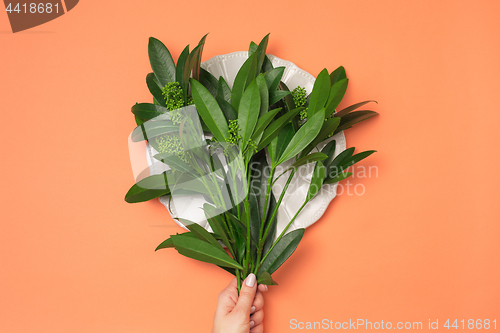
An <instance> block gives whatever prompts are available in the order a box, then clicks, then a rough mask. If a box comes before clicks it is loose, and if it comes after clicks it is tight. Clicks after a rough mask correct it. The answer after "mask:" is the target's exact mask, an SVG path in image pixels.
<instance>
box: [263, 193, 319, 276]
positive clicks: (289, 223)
mask: <svg viewBox="0 0 500 333" xmlns="http://www.w3.org/2000/svg"><path fill="white" fill-rule="evenodd" d="M309 200H310V199H309ZM309 200H306V201H304V203H303V204H302V206H300V208H299V210H298V211H297V213H295V215H294V216H293V217H292V219H291V220H290V222H288V224H287V225H286V227H285V229H283V231H282V232H281V234H280V235H279V237H278V239H276V242H274V243H273V245H272V246H271V248H270V249H269V251H267V253H266V255H265V256H264V258H262V260H261V262H260V263H259V265H258V266H259V268H260V265H261V264H262V262H264V260H266V258H267V256H268V255H269V253H271V251H272V249H273V248H274V246H275V245H276V244H278V242H279V241H280V239H281V238H282V237H283V236H284V235H285V233H286V231H287V230H288V228H289V227H290V226H291V225H292V223H293V221H295V219H296V218H297V216H298V215H299V213H300V212H301V211H302V209H303V208H304V207H305V205H306V204H307V203H308V202H309Z"/></svg>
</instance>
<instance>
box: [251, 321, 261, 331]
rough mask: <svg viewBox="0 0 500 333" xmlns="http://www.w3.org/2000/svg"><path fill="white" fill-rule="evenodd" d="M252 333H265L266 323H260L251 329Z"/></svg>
mask: <svg viewBox="0 0 500 333" xmlns="http://www.w3.org/2000/svg"><path fill="white" fill-rule="evenodd" d="M250 333H264V323H263V322H262V323H260V325H257V326H253V327H252V328H251V329H250Z"/></svg>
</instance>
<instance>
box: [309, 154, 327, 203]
mask: <svg viewBox="0 0 500 333" xmlns="http://www.w3.org/2000/svg"><path fill="white" fill-rule="evenodd" d="M325 175H326V168H325V166H324V165H323V163H322V162H321V161H318V162H316V166H315V167H314V172H313V175H312V179H311V184H310V185H309V190H308V191H307V195H306V201H308V200H310V199H312V198H313V197H314V196H315V195H316V193H318V192H319V190H320V189H321V185H323V181H324V180H325Z"/></svg>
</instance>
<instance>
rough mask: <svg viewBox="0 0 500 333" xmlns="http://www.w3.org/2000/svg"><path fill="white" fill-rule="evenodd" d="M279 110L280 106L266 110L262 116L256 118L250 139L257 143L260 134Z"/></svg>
mask: <svg viewBox="0 0 500 333" xmlns="http://www.w3.org/2000/svg"><path fill="white" fill-rule="evenodd" d="M280 110H281V108H277V109H273V110H270V111H268V112H266V113H265V114H264V115H263V116H262V117H259V120H257V125H255V130H254V131H253V135H252V140H253V141H255V143H256V144H259V142H260V139H261V134H262V133H264V130H265V129H266V127H267V125H269V123H270V122H271V121H272V120H273V119H274V116H276V114H277V113H278V112H279V111H280Z"/></svg>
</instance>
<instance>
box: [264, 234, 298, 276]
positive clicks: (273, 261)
mask: <svg viewBox="0 0 500 333" xmlns="http://www.w3.org/2000/svg"><path fill="white" fill-rule="evenodd" d="M304 230H305V229H303V228H301V229H296V230H293V231H291V232H289V233H288V234H286V235H285V236H283V237H282V238H281V239H280V240H279V241H278V243H276V245H275V246H274V247H273V248H272V250H271V252H269V254H268V255H267V257H266V259H265V260H264V261H263V262H262V266H261V267H260V270H259V272H262V273H263V272H268V273H269V274H273V273H274V272H275V271H276V270H277V269H278V268H279V267H280V266H281V265H282V264H283V263H284V262H285V261H286V260H287V259H288V258H289V257H290V256H291V255H292V253H293V252H294V251H295V249H296V248H297V246H299V243H300V240H301V239H302V236H304Z"/></svg>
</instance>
